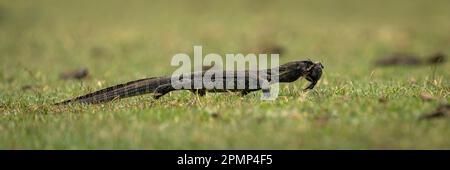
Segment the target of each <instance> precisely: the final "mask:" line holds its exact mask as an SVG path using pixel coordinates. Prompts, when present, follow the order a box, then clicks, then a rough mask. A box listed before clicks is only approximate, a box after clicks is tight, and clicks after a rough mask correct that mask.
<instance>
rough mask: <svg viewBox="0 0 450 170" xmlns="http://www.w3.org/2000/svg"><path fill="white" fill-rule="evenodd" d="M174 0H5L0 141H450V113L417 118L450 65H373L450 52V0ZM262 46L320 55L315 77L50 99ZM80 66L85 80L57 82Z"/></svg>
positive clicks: (335, 145)
mask: <svg viewBox="0 0 450 170" xmlns="http://www.w3.org/2000/svg"><path fill="white" fill-rule="evenodd" d="M170 2H171V3H168V2H167V1H155V2H149V1H143V0H142V1H131V2H126V3H124V2H122V1H95V3H94V2H91V1H56V0H54V1H51V0H39V1H0V72H1V73H0V149H450V138H449V136H448V134H450V119H449V118H443V119H439V120H433V121H418V117H420V115H422V114H423V113H426V112H430V111H432V110H434V109H435V108H436V107H437V106H438V105H439V104H440V103H448V102H449V101H450V98H449V94H450V72H449V70H450V64H449V63H446V64H444V65H441V66H439V67H437V68H436V69H434V68H433V67H431V66H421V67H392V68H376V67H374V66H373V64H372V62H373V60H375V59H377V58H379V57H381V56H383V55H386V54H389V53H391V52H396V51H401V52H411V53H417V54H419V55H421V56H426V55H429V54H431V53H434V52H437V51H441V52H443V53H445V54H447V55H450V48H449V47H450V32H449V31H448V30H450V22H448V21H450V9H449V7H450V2H449V1H444V0H442V1H433V2H429V1H364V2H361V1H356V0H355V1H339V2H337V1H336V2H335V1H262V0H261V1H256V0H255V1H226V2H220V1H198V0H197V1H170ZM262 43H272V44H280V45H282V46H283V47H284V48H285V49H286V51H287V52H286V54H284V55H283V56H282V57H281V61H280V63H284V62H288V61H292V60H304V59H307V58H311V59H312V60H316V61H322V63H323V64H324V66H325V69H324V75H323V77H322V79H321V81H320V83H319V84H318V85H317V86H316V88H315V89H314V90H313V91H310V92H308V93H303V92H301V89H302V87H305V85H306V82H305V81H304V80H302V81H297V82H295V83H292V84H283V85H282V86H281V94H280V97H279V98H278V100H276V101H261V100H260V99H259V97H260V93H259V92H258V93H254V94H250V95H249V96H246V97H240V96H239V95H236V94H232V93H229V94H228V93H225V94H211V93H209V94H207V96H206V97H203V98H199V97H195V96H193V95H192V94H190V93H188V92H174V93H171V94H170V95H169V96H164V97H163V98H162V99H161V100H153V99H152V98H151V97H150V95H146V96H140V97H135V98H129V99H124V100H120V101H115V102H112V103H107V104H102V105H93V106H89V105H72V106H68V107H54V106H52V105H51V104H52V103H54V102H57V101H61V100H64V99H68V98H71V97H73V96H78V95H82V94H84V93H87V92H89V91H92V90H96V89H100V88H104V87H107V86H109V85H114V84H117V83H122V82H126V81H129V80H134V79H138V78H144V77H150V76H159V75H169V74H171V73H172V71H174V70H175V69H176V68H174V67H171V66H170V60H171V57H172V56H173V55H174V54H176V53H181V52H186V53H192V50H193V49H192V47H193V46H194V45H203V51H204V53H209V52H214V53H219V54H225V53H237V52H241V53H248V52H251V51H250V50H249V49H252V48H254V47H257V46H258V45H260V44H262ZM83 67H86V68H88V69H89V71H90V73H91V77H90V78H89V79H86V80H83V81H63V80H59V79H58V75H59V73H61V72H64V71H67V70H71V69H76V68H83ZM25 85H32V86H33V88H32V89H31V90H26V91H24V90H22V89H21V87H22V86H25ZM421 93H429V94H431V95H433V96H434V97H435V98H436V100H433V101H428V102H425V101H422V100H421V99H420V94H421ZM381 97H384V98H386V99H387V101H386V102H380V101H379V99H380V98H381ZM213 113H218V115H219V116H218V117H214V116H212V114H213Z"/></svg>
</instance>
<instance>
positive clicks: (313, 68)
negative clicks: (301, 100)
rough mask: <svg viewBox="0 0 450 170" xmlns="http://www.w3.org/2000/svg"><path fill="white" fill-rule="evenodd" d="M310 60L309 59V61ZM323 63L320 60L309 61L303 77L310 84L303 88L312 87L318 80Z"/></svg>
mask: <svg viewBox="0 0 450 170" xmlns="http://www.w3.org/2000/svg"><path fill="white" fill-rule="evenodd" d="M310 62H311V61H310ZM323 68H324V67H323V65H322V63H320V62H316V63H313V62H311V63H309V66H308V68H307V70H306V74H305V78H306V80H308V81H309V82H311V84H310V85H309V86H308V87H306V88H305V90H308V89H313V88H314V86H315V85H316V84H317V82H318V81H319V79H320V77H321V76H322V69H323Z"/></svg>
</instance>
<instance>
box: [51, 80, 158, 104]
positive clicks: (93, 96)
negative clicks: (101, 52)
mask: <svg viewBox="0 0 450 170" xmlns="http://www.w3.org/2000/svg"><path fill="white" fill-rule="evenodd" d="M163 81H164V80H163V79H161V78H156V77H152V78H146V79H140V80H135V81H130V82H127V83H123V84H119V85H115V86H111V87H108V88H105V89H102V90H99V91H96V92H93V93H89V94H86V95H83V96H79V97H76V98H73V99H70V100H66V101H63V102H59V103H56V104H55V105H65V104H69V103H75V102H76V103H84V104H97V103H104V102H108V101H111V100H114V99H122V98H127V97H132V96H137V95H142V94H146V93H151V92H153V91H154V90H155V89H156V88H157V87H158V86H159V85H160V84H163V83H166V82H163Z"/></svg>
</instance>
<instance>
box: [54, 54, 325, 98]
mask: <svg viewBox="0 0 450 170" xmlns="http://www.w3.org/2000/svg"><path fill="white" fill-rule="evenodd" d="M323 68H324V67H323V66H322V64H321V63H314V62H312V61H309V60H308V61H293V62H289V63H286V64H283V65H280V66H279V67H278V69H279V71H278V74H276V75H273V76H276V77H278V81H279V82H280V83H289V82H294V81H296V80H298V79H299V78H300V77H305V78H306V80H308V81H309V82H311V84H310V85H308V87H306V88H305V89H304V90H310V89H313V88H314V86H315V85H316V84H317V82H318V81H319V79H320V77H321V75H322V69H323ZM264 71H267V78H264V77H259V76H258V73H259V72H258V71H248V70H246V71H242V72H244V74H243V75H244V77H245V80H246V81H245V88H244V89H237V87H236V85H235V86H234V87H233V88H228V89H206V88H204V87H203V88H198V89H196V88H194V87H193V86H192V84H191V86H190V88H188V89H175V88H173V86H172V84H171V77H170V76H165V77H152V78H146V79H140V80H136V81H131V82H127V83H124V84H119V85H115V86H112V87H108V88H105V89H102V90H99V91H96V92H93V93H90V94H86V95H84V96H79V97H76V98H74V99H70V100H66V101H63V102H60V103H56V105H64V104H69V103H84V104H97V103H105V102H109V101H112V100H115V99H122V98H127V97H133V96H138V95H143V94H147V93H154V95H153V97H154V98H155V99H158V98H160V97H162V96H163V95H165V94H167V93H169V92H171V91H175V90H189V91H192V92H194V93H196V94H198V95H200V96H203V95H205V94H206V92H207V91H208V92H227V91H231V92H241V94H242V95H246V94H248V93H250V92H252V91H257V90H261V89H262V91H263V93H264V94H268V93H269V92H270V91H269V89H268V85H270V81H271V80H270V79H271V77H270V76H271V75H272V74H275V72H274V71H272V69H267V70H264ZM238 72H239V71H236V72H233V73H234V74H232V75H231V76H233V78H234V79H233V80H234V82H235V84H236V80H237V79H238V78H240V77H239V76H238V75H239V74H237V73H238ZM242 72H241V73H242ZM205 73H206V71H204V72H197V73H192V74H191V75H190V76H191V80H192V77H193V76H194V75H198V74H202V76H203V75H204V74H205ZM226 73H227V72H226V71H224V72H223V76H224V77H222V78H223V79H224V82H223V83H224V84H225V83H226V81H225V80H226V78H227V77H226V76H227V74H226ZM228 73H229V72H228ZM214 78H215V77H214V76H213V79H214ZM248 80H255V81H257V82H262V83H263V84H261V83H257V88H255V89H250V88H248V83H249V81H248Z"/></svg>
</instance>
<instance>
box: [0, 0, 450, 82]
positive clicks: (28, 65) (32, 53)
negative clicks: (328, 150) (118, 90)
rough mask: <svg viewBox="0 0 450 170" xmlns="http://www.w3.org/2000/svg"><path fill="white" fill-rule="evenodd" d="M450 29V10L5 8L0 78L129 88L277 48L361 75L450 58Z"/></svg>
mask: <svg viewBox="0 0 450 170" xmlns="http://www.w3.org/2000/svg"><path fill="white" fill-rule="evenodd" d="M448 21H450V2H449V1H446V0H441V1H439V0H436V1H426V0H412V1H411V0H404V1H403V0H395V1H390V0H386V1H384V0H381V1H379V0H376V1H359V0H344V1H313V0H311V1H309V0H301V1H297V0H295V1H294V0H293V1H286V0H282V1H269V0H245V1H234V0H231V1H228V0H227V1H216V0H213V1H204V0H190V1H177V0H162V1H144V0H131V1H120V0H98V1H87V0H80V1H66V0H63V1H61V0H33V1H28V0H18V1H9V0H2V1H0V37H1V38H0V65H1V70H0V71H1V72H2V74H1V76H3V77H16V76H27V75H26V74H28V73H24V74H25V75H21V74H22V73H21V72H23V71H24V70H28V71H32V72H40V73H42V74H45V75H46V76H47V77H48V79H55V78H57V76H58V73H59V72H61V71H64V70H66V69H76V68H79V67H85V68H88V69H89V71H90V72H91V73H92V74H93V75H95V77H100V78H104V79H108V78H111V77H115V78H116V79H118V80H125V79H132V78H136V77H146V76H149V75H159V74H169V73H171V71H172V70H173V68H171V67H170V65H169V64H170V59H171V57H172V56H173V55H174V54H176V53H182V52H184V53H188V54H189V53H191V52H192V47H193V46H194V45H202V46H203V51H204V53H209V52H214V53H219V54H225V53H238V52H240V53H244V54H245V53H248V52H255V51H258V50H259V51H261V50H260V48H271V47H274V48H275V47H279V48H282V50H283V53H282V55H281V62H280V63H283V62H286V61H290V60H301V59H307V58H310V59H312V60H320V61H322V62H324V63H325V65H326V68H327V69H330V70H337V71H340V72H342V71H345V72H352V71H354V72H355V73H354V74H357V75H358V74H366V73H367V71H369V70H366V68H367V66H368V65H369V63H370V62H372V60H373V59H374V58H377V57H380V56H383V55H386V54H387V53H391V52H397V51H400V52H411V53H417V54H418V55H429V54H431V53H435V52H438V51H440V52H444V53H445V52H446V53H449V52H450V49H449V47H450V32H449V31H448V30H450V22H448ZM355 65H363V66H365V67H355ZM330 74H331V73H330ZM130 77H132V78H130Z"/></svg>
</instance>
